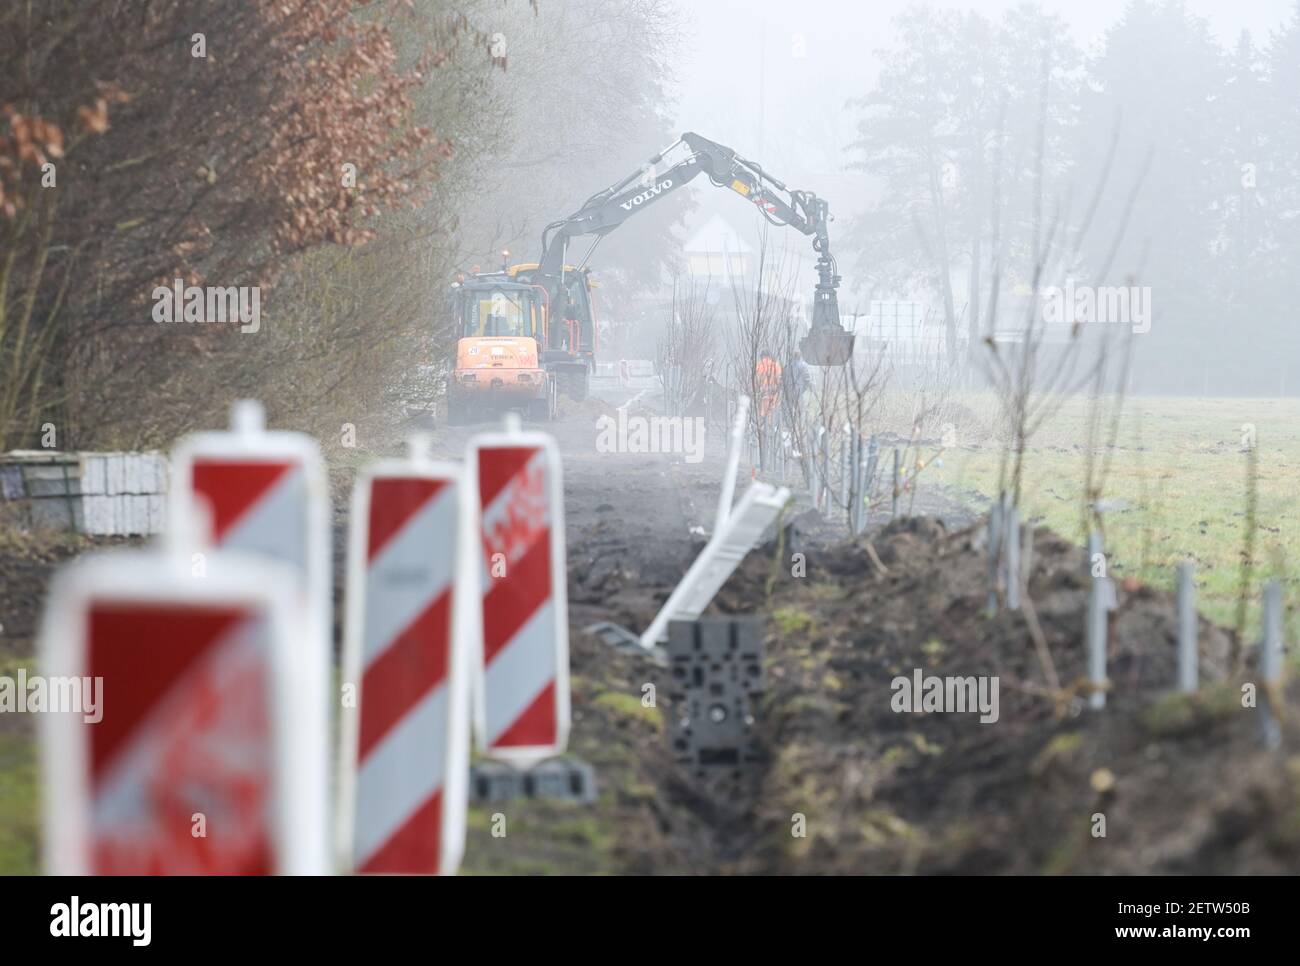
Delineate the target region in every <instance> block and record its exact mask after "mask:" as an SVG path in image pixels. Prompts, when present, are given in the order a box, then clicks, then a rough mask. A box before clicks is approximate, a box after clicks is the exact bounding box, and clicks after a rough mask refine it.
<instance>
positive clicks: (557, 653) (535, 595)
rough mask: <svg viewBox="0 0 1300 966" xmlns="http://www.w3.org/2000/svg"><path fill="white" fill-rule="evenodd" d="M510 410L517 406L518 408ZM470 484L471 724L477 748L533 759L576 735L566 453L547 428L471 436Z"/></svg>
mask: <svg viewBox="0 0 1300 966" xmlns="http://www.w3.org/2000/svg"><path fill="white" fill-rule="evenodd" d="M512 415H513V414H512ZM466 470H467V474H468V478H467V480H466V486H467V487H468V489H469V493H470V495H471V497H476V498H477V499H473V500H472V501H471V502H472V503H473V504H474V508H475V510H476V511H477V512H476V513H475V514H474V516H475V517H476V518H477V519H476V521H475V530H476V531H477V536H478V539H477V540H476V543H477V545H478V546H477V548H476V550H477V553H476V555H475V556H476V559H475V562H474V570H475V572H476V573H477V574H478V575H479V580H478V582H479V592H480V593H481V595H482V607H481V608H478V609H476V614H475V616H476V617H477V618H478V621H479V626H478V627H476V628H475V640H476V641H478V642H481V644H482V654H481V658H480V659H479V660H478V661H476V662H475V663H476V671H475V675H474V727H475V733H476V734H477V736H478V745H479V747H480V749H481V750H482V751H483V752H484V753H485V754H487V755H489V756H491V757H493V758H499V759H501V760H503V761H510V762H511V763H513V764H518V765H528V764H531V763H534V762H536V761H538V760H541V759H543V758H548V757H551V756H553V755H558V754H560V753H561V752H563V751H564V749H565V747H566V745H567V743H568V736H569V616H568V594H567V587H566V583H565V580H566V570H565V554H564V490H563V481H562V479H561V470H560V455H559V452H558V450H557V449H556V447H555V441H554V440H553V439H552V438H551V437H550V436H548V435H546V434H545V433H536V432H522V431H520V430H519V428H518V417H515V418H514V419H513V420H508V421H507V429H506V431H505V432H499V433H482V434H479V435H477V436H474V437H473V438H472V439H471V440H470V441H469V447H468V451H467V454H466Z"/></svg>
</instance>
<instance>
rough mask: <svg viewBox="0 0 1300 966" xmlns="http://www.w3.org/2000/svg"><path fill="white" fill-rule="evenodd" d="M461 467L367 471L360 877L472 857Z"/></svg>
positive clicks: (358, 503)
mask: <svg viewBox="0 0 1300 966" xmlns="http://www.w3.org/2000/svg"><path fill="white" fill-rule="evenodd" d="M460 475H461V474H460V469H459V468H458V467H456V466H454V465H452V464H449V463H433V462H429V461H428V460H427V459H426V458H424V453H423V447H422V446H419V445H416V444H413V445H412V458H411V459H409V460H386V461H382V462H380V463H376V464H374V465H373V466H371V467H369V468H367V469H366V470H364V471H363V472H362V473H361V475H360V476H359V477H358V479H357V483H356V487H355V489H354V490H353V495H352V526H351V535H350V540H349V546H348V588H347V628H346V632H345V640H344V685H345V687H346V686H349V685H350V686H353V687H355V688H356V692H357V693H356V700H355V701H352V702H348V701H346V700H345V702H344V712H343V714H344V717H343V741H342V747H343V763H342V768H341V775H342V782H341V786H340V793H341V804H340V808H339V816H340V819H339V838H340V843H341V846H342V852H343V859H344V864H345V866H346V867H348V868H351V869H353V870H355V871H357V872H368V873H407V874H425V875H432V874H450V873H454V872H455V871H456V869H457V868H458V867H459V865H460V859H461V855H462V853H463V852H464V848H465V812H466V807H467V806H466V801H467V796H468V780H469V777H468V776H469V701H470V695H469V677H470V674H471V672H472V667H471V660H472V657H473V655H472V653H471V652H470V645H471V639H470V637H469V636H468V635H467V634H466V633H465V631H464V629H463V627H460V625H463V624H464V622H465V618H466V616H467V615H466V613H465V612H466V609H467V603H468V604H469V606H473V604H472V603H471V602H473V601H475V599H476V598H475V590H476V589H475V587H474V585H473V581H472V575H473V574H475V573H476V571H475V569H474V562H473V558H472V555H471V554H470V547H469V543H470V541H469V537H470V534H469V533H468V532H466V533H462V532H461V527H462V526H463V518H464V514H463V513H462V512H461V502H462V500H463V497H464V494H463V492H462V489H461V480H460Z"/></svg>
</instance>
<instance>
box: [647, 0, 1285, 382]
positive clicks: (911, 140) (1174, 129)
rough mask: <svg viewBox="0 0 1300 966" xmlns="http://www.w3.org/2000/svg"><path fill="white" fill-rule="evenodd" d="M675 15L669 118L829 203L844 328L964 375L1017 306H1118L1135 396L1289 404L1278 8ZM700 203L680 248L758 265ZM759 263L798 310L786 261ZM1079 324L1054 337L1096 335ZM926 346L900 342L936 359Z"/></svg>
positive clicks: (1265, 2) (795, 254)
mask: <svg viewBox="0 0 1300 966" xmlns="http://www.w3.org/2000/svg"><path fill="white" fill-rule="evenodd" d="M684 16H685V21H684V23H685V24H686V27H685V29H683V30H682V31H681V36H682V37H683V38H684V39H683V44H682V47H681V51H680V57H679V59H678V60H677V61H676V63H677V64H678V65H679V66H678V68H677V69H675V70H674V71H672V72H671V75H672V78H673V79H672V82H671V85H670V93H671V94H672V103H671V104H670V105H669V106H668V108H667V110H668V112H669V113H671V114H672V115H673V116H674V117H675V118H676V125H677V128H678V129H679V130H691V131H697V132H699V133H701V134H704V135H705V136H706V137H709V138H712V139H714V140H717V141H720V142H722V143H723V144H726V145H728V146H729V147H731V148H734V149H735V150H736V151H737V152H738V153H740V154H741V155H743V156H745V157H747V158H750V159H752V160H754V161H757V162H759V163H760V164H762V165H763V167H764V168H765V169H766V170H767V171H768V172H770V173H772V174H774V175H775V176H777V177H779V178H780V179H782V180H783V181H785V182H786V183H787V184H788V185H789V186H791V187H797V188H801V189H805V190H810V191H813V192H816V193H817V194H818V195H820V196H822V197H825V198H826V199H827V200H828V201H829V203H830V211H831V213H832V216H833V217H834V219H835V221H834V225H833V226H832V230H831V238H832V244H833V250H834V253H835V255H836V257H837V259H838V262H839V268H840V272H841V273H842V275H843V277H844V281H843V286H842V289H841V308H842V310H843V312H844V313H845V315H846V316H853V315H857V316H859V317H862V316H868V317H869V316H872V315H873V314H874V316H875V317H876V321H875V322H874V323H869V322H867V323H864V322H861V321H859V331H860V332H866V331H867V329H864V328H863V327H862V326H863V325H866V326H868V327H870V325H872V324H874V325H875V326H876V328H877V329H879V327H880V326H881V325H882V324H884V323H882V322H881V320H880V317H881V316H882V315H884V316H889V317H891V318H892V317H894V316H897V315H898V314H899V313H900V312H901V313H902V314H903V315H904V316H905V317H908V318H912V317H920V318H922V319H927V320H929V322H930V323H931V324H934V325H938V326H940V327H947V328H948V329H955V330H956V333H955V335H956V339H955V343H950V346H951V347H954V348H955V349H956V351H958V352H963V353H965V354H967V355H973V354H974V352H973V351H972V350H971V349H970V345H971V344H973V343H977V342H978V341H979V340H980V339H983V338H985V337H986V336H988V335H989V334H990V332H992V331H995V330H997V331H1001V330H1007V329H1011V330H1014V329H1016V328H1017V327H1022V325H1023V324H1022V323H1021V322H1019V321H1017V320H1016V319H1014V318H1011V319H1008V318H1007V317H1006V316H1007V313H1008V311H1011V312H1012V314H1013V315H1014V314H1016V313H1019V312H1020V309H1021V307H1022V306H1021V303H1022V302H1024V301H1025V299H1029V300H1030V301H1034V302H1037V303H1040V305H1041V303H1042V302H1043V301H1044V300H1045V299H1047V300H1051V299H1052V298H1053V297H1055V298H1056V299H1057V301H1058V303H1059V301H1060V300H1061V298H1062V297H1063V296H1064V295H1065V294H1066V292H1065V285H1066V282H1071V283H1073V285H1075V286H1077V287H1085V288H1090V289H1095V290H1097V291H1089V292H1088V293H1086V294H1087V297H1088V298H1095V299H1096V300H1097V302H1096V304H1098V305H1101V304H1103V303H1105V302H1106V300H1107V298H1110V299H1111V302H1112V303H1114V299H1115V298H1116V296H1117V293H1116V292H1113V291H1112V292H1107V291H1103V289H1105V288H1107V287H1110V288H1112V289H1113V288H1116V287H1125V288H1128V289H1130V294H1131V295H1132V297H1133V298H1134V299H1143V298H1144V299H1146V300H1147V302H1149V305H1150V315H1151V317H1150V319H1147V320H1145V321H1144V320H1141V319H1134V318H1131V317H1130V316H1129V315H1127V314H1125V315H1124V318H1123V319H1122V320H1118V321H1119V322H1120V323H1121V324H1122V325H1125V326H1131V328H1132V329H1133V334H1134V336H1135V339H1134V344H1133V346H1132V353H1133V359H1134V365H1133V388H1134V389H1136V390H1138V391H1153V392H1195V393H1214V392H1221V393H1229V394H1243V393H1271V394H1287V395H1289V394H1293V393H1294V392H1296V391H1297V388H1300V342H1298V341H1297V336H1296V333H1295V326H1294V321H1293V320H1294V306H1295V296H1296V294H1297V293H1298V292H1300V284H1297V281H1296V279H1297V278H1298V277H1300V264H1298V263H1300V254H1298V252H1300V228H1298V226H1297V222H1300V214H1298V212H1300V166H1298V164H1297V158H1298V157H1300V98H1298V97H1297V91H1300V40H1298V39H1297V35H1296V34H1297V27H1296V23H1297V13H1296V7H1295V5H1294V4H1292V3H1288V2H1285V0H1253V2H1245V3H1233V4H1226V3H1216V2H1211V0H1198V2H1188V3H1182V4H1179V3H1145V2H1138V3H1132V4H1128V3H1124V2H1120V0H1104V2H1099V3H1092V4H1078V3H1070V2H1064V0H1054V2H1048V3H1040V4H1036V5H1018V4H1012V3H1003V2H983V3H956V2H943V3H932V4H928V5H924V6H915V5H909V4H907V3H903V2H892V0H891V2H885V3H873V4H869V5H868V4H859V3H850V2H831V0H812V2H808V3H801V4H798V5H797V9H796V8H795V7H794V6H793V5H791V4H789V3H785V2H781V0H759V2H754V3H739V2H725V3H710V4H698V5H692V6H691V8H690V9H689V10H688V11H687V12H686V13H685V14H684ZM927 95H928V97H927ZM868 102H869V103H868ZM1040 134H1041V135H1042V148H1041V151H1040V150H1039V140H1038V139H1039V135H1040ZM976 144H978V145H979V147H978V148H976V147H975V146H974V145H976ZM931 177H933V179H934V181H935V182H936V185H935V186H934V190H931V185H930V184H929V180H930V178H931ZM701 182H703V179H701ZM701 182H697V183H696V184H694V185H692V188H691V194H692V199H693V201H694V202H695V205H696V208H695V210H693V211H692V212H690V213H689V215H687V216H685V217H684V219H683V223H682V227H681V232H682V236H683V238H684V239H690V238H691V237H692V236H693V235H694V233H695V232H697V231H699V230H700V229H701V227H702V226H705V225H710V226H711V228H712V229H713V230H712V232H711V234H712V235H717V233H718V229H719V227H720V225H725V226H726V229H727V231H728V232H730V233H731V235H732V238H733V244H734V245H735V246H736V247H739V248H748V249H750V250H757V249H758V248H759V247H761V242H760V235H761V229H762V227H763V222H762V220H761V219H760V218H759V217H757V216H756V213H755V212H753V211H752V210H749V209H748V208H747V206H745V205H743V204H741V203H740V202H738V200H737V199H736V198H734V197H729V196H727V193H726V192H718V191H714V190H713V188H712V187H710V186H708V185H707V183H701ZM714 219H721V222H715V221H714ZM940 226H942V227H940ZM1035 233H1037V235H1038V236H1039V237H1040V240H1041V241H1042V244H1041V248H1040V257H1039V261H1041V263H1042V264H1041V265H1040V266H1039V274H1040V275H1041V278H1040V280H1039V282H1038V283H1037V286H1035V284H1034V281H1033V276H1034V274H1035V273H1034V257H1033V254H1032V250H1033V247H1034V242H1033V241H1032V239H1033V237H1034V235H1035ZM767 244H768V246H769V247H771V246H776V247H777V248H779V249H780V251H781V252H783V253H784V255H785V257H786V258H787V259H795V260H797V261H798V263H799V266H800V269H799V270H800V287H801V288H806V289H809V290H810V288H811V279H812V274H811V272H812V268H811V266H812V262H813V258H814V254H813V253H812V251H811V250H810V249H809V248H808V246H807V245H806V242H805V241H804V240H803V239H801V238H800V237H799V236H798V235H796V234H794V233H788V234H784V235H783V234H781V233H772V232H770V231H769V233H768V242H767ZM1103 276H1104V277H1103ZM995 278H996V280H997V283H998V284H997V286H996V287H997V288H998V289H999V294H998V295H997V297H996V298H995V296H994V288H995V286H994V279H995ZM995 303H996V304H995ZM900 306H901V307H900ZM1075 307H1077V308H1080V309H1082V310H1083V311H1082V315H1083V316H1084V317H1082V318H1077V319H1076V318H1073V317H1072V318H1069V319H1064V318H1063V319H1061V321H1064V322H1072V321H1078V322H1082V323H1085V324H1086V323H1087V322H1089V321H1093V322H1097V323H1098V324H1101V323H1104V322H1106V321H1107V319H1106V318H1105V317H1104V316H1105V313H1104V312H1093V313H1092V316H1089V315H1088V313H1087V311H1086V308H1087V307H1086V306H1084V305H1082V304H1081V303H1080V304H1078V305H1075ZM1041 314H1042V313H1041V307H1040V309H1039V310H1038V315H1039V316H1041ZM1110 321H1112V322H1114V321H1117V320H1115V319H1111V320H1110ZM846 324H849V323H847V322H846ZM935 331H936V330H933V329H931V330H929V331H928V332H927V334H925V335H921V334H914V335H913V336H911V338H912V339H913V341H915V340H918V339H920V340H929V341H931V342H936V343H940V344H941V343H943V342H944V341H945V339H944V338H943V337H939V336H937V335H936V334H935ZM907 338H909V336H907V335H906V334H902V335H896V336H895V339H894V341H895V343H896V344H897V343H898V342H899V341H900V339H901V340H906V339H907Z"/></svg>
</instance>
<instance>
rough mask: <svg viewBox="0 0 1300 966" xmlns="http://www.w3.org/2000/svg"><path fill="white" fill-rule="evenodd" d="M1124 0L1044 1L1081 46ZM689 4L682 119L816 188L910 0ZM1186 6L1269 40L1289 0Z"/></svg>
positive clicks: (1226, 33)
mask: <svg viewBox="0 0 1300 966" xmlns="http://www.w3.org/2000/svg"><path fill="white" fill-rule="evenodd" d="M1015 5H1016V4H1015V3H1012V2H1009V0H934V2H933V3H932V6H935V7H938V8H942V9H948V10H972V9H973V10H977V11H978V12H980V13H982V14H983V15H985V16H986V17H989V18H990V19H995V18H998V17H1000V16H1001V14H1002V12H1003V11H1005V10H1006V9H1008V8H1009V7H1012V6H1015ZM1126 5H1127V0H1043V2H1042V3H1041V4H1040V6H1041V7H1042V8H1043V9H1045V10H1047V11H1049V12H1052V13H1056V14H1059V15H1060V16H1061V17H1062V18H1064V19H1065V20H1066V21H1067V22H1068V23H1069V24H1070V25H1071V26H1072V28H1073V30H1074V33H1075V41H1076V43H1078V44H1079V46H1080V47H1081V48H1083V49H1084V50H1085V51H1087V50H1089V49H1090V48H1091V47H1092V46H1093V45H1094V43H1095V42H1096V41H1097V40H1099V39H1100V37H1101V35H1102V34H1103V33H1104V32H1105V30H1106V28H1107V27H1109V26H1110V25H1111V24H1113V23H1114V22H1115V21H1116V20H1118V19H1119V18H1120V16H1121V15H1122V13H1123V11H1124V8H1125V6H1126ZM684 6H685V7H686V10H685V13H684V18H685V24H684V27H685V30H684V34H685V37H684V41H683V46H682V49H681V59H680V61H679V63H680V65H681V66H680V70H679V83H678V90H677V91H676V104H675V107H676V117H677V119H678V126H679V129H680V130H684V131H696V132H698V133H700V134H703V135H704V136H706V137H709V138H712V139H713V140H716V141H720V142H722V143H723V144H726V145H728V146H729V147H732V148H735V149H736V150H737V151H739V152H740V153H741V154H742V155H746V156H748V157H751V158H754V159H755V160H757V161H760V162H761V163H762V164H764V165H765V166H766V167H768V168H769V170H772V171H774V172H779V173H780V176H781V177H782V178H783V179H786V180H789V181H791V182H792V183H794V184H796V185H798V186H799V187H806V188H811V189H813V190H819V189H818V186H817V185H816V184H814V183H813V181H815V179H816V177H817V175H819V174H820V175H825V174H828V173H831V172H836V171H842V170H843V167H842V165H843V161H844V156H845V152H844V146H845V145H846V144H847V143H849V142H850V141H851V140H852V138H853V113H852V112H851V111H849V110H846V109H845V106H844V104H845V101H846V100H847V99H849V98H851V97H859V96H862V95H863V94H865V93H867V91H868V90H869V89H870V87H871V83H872V80H873V77H874V75H875V71H876V61H875V57H874V51H875V50H877V49H878V48H881V47H886V46H889V45H890V43H891V42H892V29H891V27H890V22H891V20H892V19H893V18H894V17H895V16H896V15H897V14H899V13H901V12H902V11H903V10H904V9H906V8H907V7H908V6H909V0H704V2H696V3H691V4H687V5H684ZM1185 6H1186V7H1187V9H1188V10H1190V11H1192V12H1193V13H1194V14H1196V15H1197V16H1200V17H1203V18H1205V19H1206V20H1207V21H1208V22H1209V25H1210V28H1211V30H1212V31H1213V32H1214V33H1215V34H1216V35H1217V37H1218V39H1219V42H1220V43H1221V44H1224V45H1229V46H1230V45H1231V44H1232V43H1233V42H1235V40H1236V38H1237V36H1238V35H1239V34H1240V32H1241V31H1242V30H1249V31H1250V32H1251V34H1252V36H1253V37H1254V39H1255V42H1256V44H1258V45H1260V46H1263V45H1264V44H1265V43H1266V42H1267V40H1268V36H1269V33H1270V31H1272V30H1275V29H1277V28H1278V27H1280V26H1281V24H1282V23H1283V22H1284V21H1286V20H1287V19H1288V18H1289V16H1290V11H1291V9H1292V3H1291V0H1187V2H1186V4H1185ZM800 36H802V44H800ZM760 52H761V53H760ZM801 52H802V56H800V53H801ZM760 75H762V76H763V77H764V83H763V84H762V85H761V91H760V83H759V78H760ZM760 104H761V105H762V110H761V111H760ZM820 191H821V193H823V194H825V193H827V191H826V189H824V188H822V189H820ZM697 194H698V189H697Z"/></svg>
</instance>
